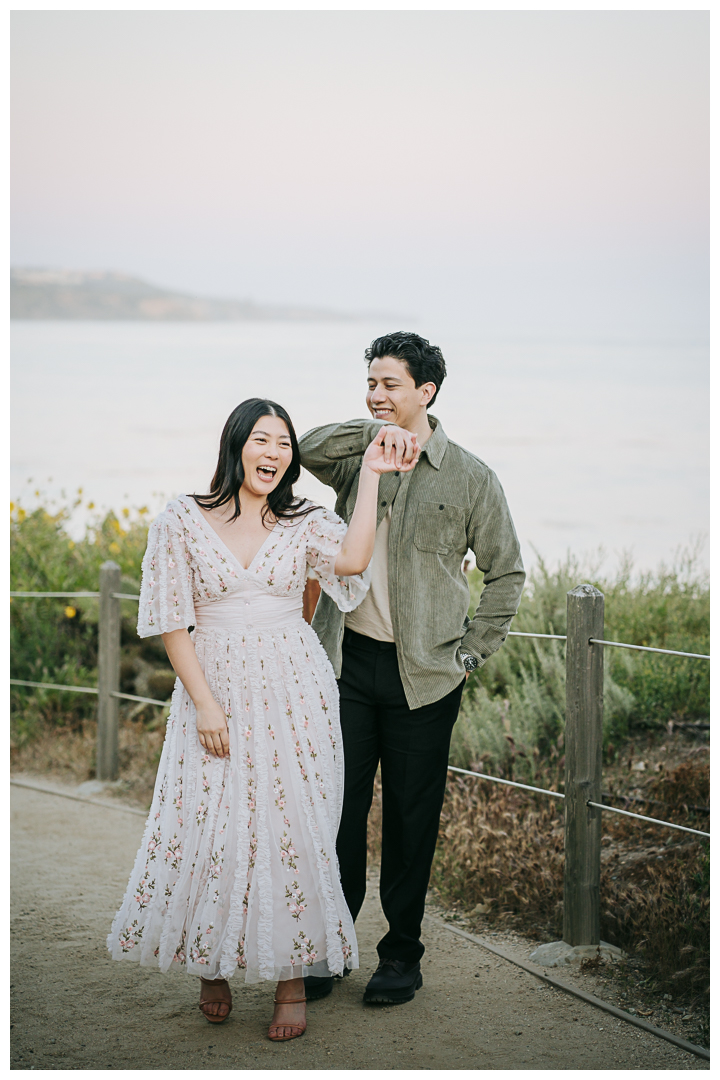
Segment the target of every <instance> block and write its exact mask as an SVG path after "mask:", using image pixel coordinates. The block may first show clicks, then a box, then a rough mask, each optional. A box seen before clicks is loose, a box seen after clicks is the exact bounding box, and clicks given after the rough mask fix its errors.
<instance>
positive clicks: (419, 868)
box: [337, 630, 465, 964]
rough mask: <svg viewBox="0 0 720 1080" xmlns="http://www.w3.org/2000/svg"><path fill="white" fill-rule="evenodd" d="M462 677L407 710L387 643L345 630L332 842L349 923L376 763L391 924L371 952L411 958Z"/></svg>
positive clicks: (358, 895) (419, 949)
mask: <svg viewBox="0 0 720 1080" xmlns="http://www.w3.org/2000/svg"><path fill="white" fill-rule="evenodd" d="M464 684H465V680H464V679H463V681H462V682H461V683H460V684H459V685H458V686H457V687H456V688H455V689H454V690H453V691H451V693H449V694H447V695H446V697H444V698H441V699H440V701H435V702H433V703H432V704H431V705H423V706H421V708H419V709H410V707H409V706H408V703H407V699H406V697H405V691H404V690H403V685H402V681H401V679H400V672H399V669H398V661H397V653H396V650H395V645H394V644H392V643H388V642H384V641H375V640H374V639H373V638H369V637H365V636H364V635H362V634H356V633H354V632H353V631H352V630H346V631H345V638H344V641H343V660H342V675H341V677H340V679H339V681H338V687H339V690H340V724H341V727H342V734H343V743H344V749H345V797H344V801H343V810H342V818H341V821H340V830H339V833H338V838H337V853H338V860H339V862H340V878H341V882H342V888H343V892H344V894H345V899H346V900H347V903H348V907H349V908H350V913H351V914H352V917H353V919H356V918H357V916H358V912H359V911H360V908H361V907H362V902H363V900H364V899H365V873H366V861H367V817H368V812H369V810H370V804H371V803H372V796H373V781H374V778H375V773H376V772H377V767H378V762H380V771H381V778H382V865H381V869H380V901H381V903H382V908H383V911H384V912H385V917H386V919H387V921H388V923H389V924H390V929H389V930H388V932H387V934H386V935H385V937H384V938H383V939H382V940H381V941H380V942H379V944H378V947H377V950H378V955H379V956H380V957H381V959H382V958H387V959H390V960H402V961H404V962H405V963H408V964H416V963H417V962H418V961H419V960H420V957H421V956H422V954H423V953H424V951H425V947H424V946H423V945H422V943H421V941H420V927H421V924H422V919H423V914H424V911H425V893H426V891H427V886H428V882H429V880H430V869H431V866H432V860H433V855H434V852H435V842H436V840H437V835H438V827H439V824H440V812H441V810H442V804H443V796H444V793H445V781H446V779H447V763H448V753H449V750H450V736H451V734H452V729H453V724H454V723H455V721H456V719H457V715H458V711H459V709H460V699H461V698H462V692H463V686H464Z"/></svg>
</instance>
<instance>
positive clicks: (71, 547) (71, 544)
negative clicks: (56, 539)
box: [68, 540, 75, 551]
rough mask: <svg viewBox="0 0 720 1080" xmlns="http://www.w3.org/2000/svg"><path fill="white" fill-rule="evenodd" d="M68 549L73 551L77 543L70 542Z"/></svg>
mask: <svg viewBox="0 0 720 1080" xmlns="http://www.w3.org/2000/svg"><path fill="white" fill-rule="evenodd" d="M68 547H69V548H70V550H71V551H72V549H73V548H74V547H75V541H74V540H68Z"/></svg>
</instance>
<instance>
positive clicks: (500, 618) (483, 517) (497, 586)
mask: <svg viewBox="0 0 720 1080" xmlns="http://www.w3.org/2000/svg"><path fill="white" fill-rule="evenodd" d="M468 545H469V547H470V549H471V551H472V552H473V553H474V555H475V561H476V564H477V568H478V570H480V571H481V572H482V574H483V578H484V588H483V591H482V595H481V596H480V602H479V604H478V606H477V609H476V611H475V615H474V617H473V618H472V619H471V620H470V622H469V624H468V626H467V629H466V631H465V634H464V636H463V639H462V645H461V648H462V650H463V651H464V652H469V653H470V654H471V655H472V656H474V657H475V658H476V659H477V661H478V663H479V664H480V665H482V664H483V663H484V662H485V661H486V660H487V659H488V657H489V656H492V654H493V653H494V652H497V650H498V649H499V648H500V646H501V645H502V643H503V642H504V640H505V638H506V637H507V634H508V630H509V629H510V624H511V622H512V619H513V617H514V616H515V615H516V614H517V610H518V607H519V606H520V597H521V595H522V590H523V585H524V583H525V570H524V569H523V563H522V558H521V556H520V542H519V540H518V538H517V533H516V532H515V526H514V525H513V521H512V518H511V516H510V511H509V509H508V505H507V500H506V498H505V492H504V491H503V489H502V485H501V484H500V481H499V480H498V478H497V476H496V475H495V473H494V472H493V471H492V469H488V472H487V477H486V481H485V483H484V485H483V487H482V488H481V490H480V492H479V493H478V497H477V499H476V500H475V505H474V507H473V511H472V514H471V517H470V523H469V528H468Z"/></svg>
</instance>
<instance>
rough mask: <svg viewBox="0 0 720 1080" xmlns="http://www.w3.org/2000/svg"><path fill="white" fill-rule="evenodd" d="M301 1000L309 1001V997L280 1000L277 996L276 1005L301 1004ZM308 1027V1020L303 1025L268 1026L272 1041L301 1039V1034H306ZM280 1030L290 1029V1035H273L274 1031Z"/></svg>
mask: <svg viewBox="0 0 720 1080" xmlns="http://www.w3.org/2000/svg"><path fill="white" fill-rule="evenodd" d="M301 1001H307V998H304V997H301V998H286V999H285V1001H278V999H277V998H275V1004H276V1005H299V1004H300V1002H301ZM306 1028H307V1022H304V1023H303V1024H302V1026H301V1025H300V1024H271V1025H270V1027H269V1028H268V1039H271V1040H272V1042H289V1040H290V1039H299V1038H300V1036H301V1035H304V1034H305V1029H306ZM273 1031H274V1032H278V1031H289V1032H290V1034H289V1035H278V1034H275V1035H273V1034H272V1033H273Z"/></svg>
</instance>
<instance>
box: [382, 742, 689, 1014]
mask: <svg viewBox="0 0 720 1080" xmlns="http://www.w3.org/2000/svg"><path fill="white" fill-rule="evenodd" d="M663 749H664V748H663ZM645 757H646V758H648V759H650V755H649V754H648V753H645ZM632 764H633V762H631V768H632ZM622 768H623V770H624V768H625V765H624V763H623V766H622ZM633 775H637V774H633ZM622 778H623V777H622V775H620V777H617V776H616V777H613V776H609V777H607V781H608V786H610V787H616V786H617V782H618V779H620V780H622ZM539 779H541V778H539ZM541 786H544V785H542V784H541ZM622 786H623V787H624V789H625V790H626V791H627V788H628V785H627V784H624V785H622ZM643 791H644V792H645V793H646V795H647V797H648V798H650V797H652V798H654V799H662V800H663V801H664V802H666V803H669V804H670V806H671V807H672V814H671V816H670V820H673V821H675V822H677V823H678V824H690V825H693V826H694V827H696V828H700V829H707V818H703V817H699V816H698V815H697V814H695V813H693V812H692V811H691V810H689V809H688V807H689V806H693V805H701V806H707V805H708V800H709V768H708V763H707V749H706V748H700V749H698V750H691V751H689V753H688V758H687V760H685V761H682V762H681V763H680V764H679V765H677V766H676V767H674V768H672V769H669V770H668V772H667V774H663V775H658V774H656V773H652V776H651V778H649V779H648V781H647V784H646V786H645V788H640V787H637V786H636V787H635V788H634V789H633V793H634V794H635V795H636V797H640V793H641V792H643ZM381 799H382V795H381V789H380V783H379V781H376V796H375V800H374V802H373V808H372V811H371V815H370V821H369V830H368V850H369V855H370V858H371V859H373V860H375V861H378V860H379V858H380V843H381V807H382V802H381ZM684 808H685V809H684ZM637 809H639V812H641V813H650V814H652V815H653V816H654V815H656V814H658V806H657V805H656V806H652V807H649V808H648V807H642V806H640V807H637ZM666 809H667V808H666ZM660 816H662V814H660ZM563 845H564V837H563V811H562V804H561V803H559V801H558V802H555V801H551V800H550V799H547V798H545V797H540V796H538V797H534V796H531V795H529V794H528V793H524V792H519V791H517V790H514V789H512V788H504V787H500V785H495V784H489V783H487V782H483V781H480V780H473V779H472V778H459V777H455V776H452V775H451V776H450V777H449V779H448V787H447V793H446V797H445V805H444V808H443V814H442V819H441V826H440V835H439V838H438V845H437V849H436V853H435V861H434V863H433V871H432V878H431V884H432V885H433V887H434V890H435V893H436V895H437V896H438V898H439V899H440V901H441V902H442V903H444V904H445V905H446V906H448V907H453V908H455V909H457V908H458V907H460V908H461V909H463V910H464V911H465V913H466V914H469V915H471V916H472V915H475V916H476V917H477V918H478V920H480V918H481V917H482V925H487V921H488V920H489V921H490V922H496V923H500V924H505V925H506V926H512V927H514V928H516V929H518V930H522V931H523V932H524V933H525V934H527V935H529V936H530V937H535V938H537V939H539V940H545V941H552V940H557V939H559V938H561V937H562V921H563V905H562V897H563V863H564V858H563ZM602 845H603V846H602V870H601V881H600V895H601V936H602V938H603V940H605V941H610V942H611V943H613V944H616V945H619V946H621V947H622V948H623V949H624V950H626V951H627V952H628V953H631V954H633V955H635V956H637V957H640V958H642V960H643V967H644V970H645V974H646V977H647V979H648V985H647V989H648V991H650V992H653V991H654V992H655V993H657V994H658V995H661V994H664V993H671V994H672V996H673V999H674V1000H675V1001H683V1002H686V1003H688V1004H690V1005H697V1006H700V1007H701V1008H702V1007H703V1006H704V1005H705V1003H706V1002H707V1000H708V995H709V935H710V918H709V916H710V907H709V903H710V902H709V854H708V847H707V845H706V844H705V843H704V842H701V841H699V840H698V839H696V838H694V837H688V835H687V834H684V833H678V832H673V833H670V832H669V830H667V829H661V828H660V827H657V826H651V825H645V824H643V823H641V822H638V821H634V820H630V819H627V818H623V817H621V816H619V815H612V814H609V813H608V814H605V815H604V816H603V838H602Z"/></svg>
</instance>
